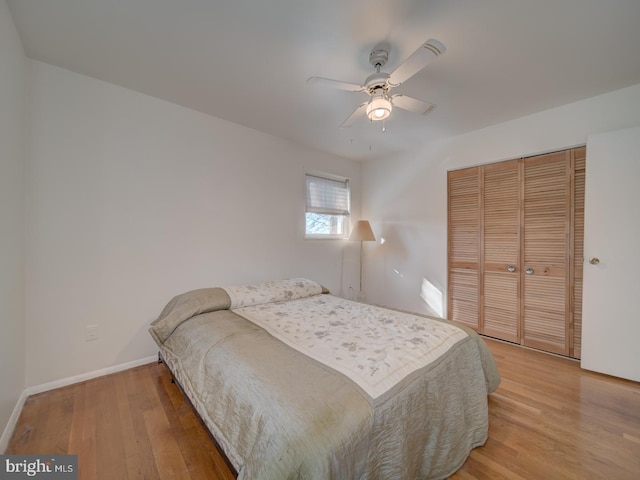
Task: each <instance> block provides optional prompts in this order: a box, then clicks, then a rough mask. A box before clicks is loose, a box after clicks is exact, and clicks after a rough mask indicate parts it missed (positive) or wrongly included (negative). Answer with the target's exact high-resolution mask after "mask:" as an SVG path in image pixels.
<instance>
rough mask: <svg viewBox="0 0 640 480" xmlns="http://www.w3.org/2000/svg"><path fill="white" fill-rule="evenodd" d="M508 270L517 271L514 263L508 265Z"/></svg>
mask: <svg viewBox="0 0 640 480" xmlns="http://www.w3.org/2000/svg"><path fill="white" fill-rule="evenodd" d="M507 271H508V272H511V273H513V272H515V271H516V267H515V266H513V265H507Z"/></svg>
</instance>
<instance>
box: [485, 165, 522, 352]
mask: <svg viewBox="0 0 640 480" xmlns="http://www.w3.org/2000/svg"><path fill="white" fill-rule="evenodd" d="M482 176H483V189H482V197H483V204H484V208H483V218H482V224H483V237H482V239H483V241H482V253H483V258H482V260H483V263H482V266H483V269H482V278H483V282H482V285H481V287H480V288H481V290H480V291H481V294H482V297H481V298H482V301H481V305H482V307H481V312H482V315H481V319H480V323H481V331H482V333H484V334H485V335H489V336H492V337H497V338H501V339H503V340H509V341H513V342H519V341H520V332H519V318H520V312H519V305H520V302H519V298H520V291H519V289H520V287H519V285H520V267H519V265H520V255H519V252H520V162H519V161H518V160H512V161H508V162H500V163H495V164H491V165H485V166H484V167H483V175H482Z"/></svg>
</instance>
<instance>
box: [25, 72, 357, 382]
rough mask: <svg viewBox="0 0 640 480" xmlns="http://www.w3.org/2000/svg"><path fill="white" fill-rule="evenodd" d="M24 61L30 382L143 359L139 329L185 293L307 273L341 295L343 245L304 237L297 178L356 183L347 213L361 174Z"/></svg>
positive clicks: (147, 350)
mask: <svg viewBox="0 0 640 480" xmlns="http://www.w3.org/2000/svg"><path fill="white" fill-rule="evenodd" d="M28 65H29V74H30V79H31V82H32V84H31V87H30V91H29V95H30V106H29V117H30V125H29V141H28V145H29V152H28V162H27V187H26V193H27V204H26V218H27V220H26V232H27V244H26V245H27V247H26V248H27V251H26V258H27V264H26V295H27V306H26V333H27V341H26V351H27V364H26V383H27V385H28V386H32V385H38V384H42V383H45V382H50V381H53V380H57V379H61V378H66V377H69V376H73V375H77V374H80V373H82V372H87V371H92V370H96V369H100V368H103V367H107V366H110V365H117V364H121V363H125V362H129V361H133V360H136V359H140V358H143V357H145V356H148V355H153V354H154V352H155V351H156V350H157V349H156V347H155V345H154V343H153V342H152V340H151V337H150V336H149V334H148V332H147V328H148V324H149V322H150V321H151V320H153V319H154V318H155V317H156V316H157V315H158V313H159V312H160V310H161V309H162V307H163V306H164V305H165V304H166V302H168V301H169V300H170V298H171V297H172V296H174V295H176V294H178V293H182V292H184V291H187V290H190V289H193V288H200V287H207V286H217V285H228V284H238V283H248V282H255V281H264V280H268V279H274V278H286V277H293V276H306V277H309V278H312V279H315V280H317V281H318V282H321V283H322V284H324V285H326V286H327V287H328V288H330V289H331V290H332V291H333V292H336V293H341V289H342V278H343V253H344V250H345V248H346V247H347V243H346V242H345V241H305V240H304V239H303V236H304V195H305V181H304V174H305V171H306V170H315V171H326V172H329V173H333V174H336V175H341V176H345V177H349V178H351V179H352V188H353V199H354V214H355V215H356V216H357V214H358V213H359V198H360V165H359V164H357V163H355V162H351V161H348V160H345V159H342V158H338V157H334V156H330V155H326V154H322V153H318V152H314V151H311V150H308V149H306V148H302V147H299V146H296V145H293V144H291V143H289V142H287V141H284V140H282V139H278V138H276V137H273V136H269V135H266V134H263V133H260V132H257V131H255V130H251V129H248V128H245V127H241V126H239V125H236V124H232V123H229V122H226V121H223V120H220V119H217V118H213V117H210V116H207V115H204V114H201V113H198V112H195V111H192V110H189V109H186V108H182V107H179V106H177V105H174V104H171V103H168V102H164V101H160V100H157V99H155V98H151V97H148V96H145V95H142V94H139V93H136V92H133V91H130V90H126V89H123V88H120V87H117V86H115V85H112V84H108V83H104V82H101V81H97V80H95V79H92V78H88V77H85V76H82V75H78V74H75V73H72V72H69V71H67V70H64V69H60V68H57V67H53V66H50V65H47V64H44V63H41V62H37V61H29V64H28ZM347 250H349V249H347ZM347 257H349V255H347ZM347 263H349V262H347ZM351 263H353V262H351ZM354 268H357V267H354ZM351 269H352V268H351ZM347 270H348V271H350V267H349V266H347ZM348 275H351V276H352V275H353V274H352V273H349V274H348ZM93 324H97V325H98V334H99V340H97V341H91V342H86V341H84V335H85V327H86V326H87V325H93Z"/></svg>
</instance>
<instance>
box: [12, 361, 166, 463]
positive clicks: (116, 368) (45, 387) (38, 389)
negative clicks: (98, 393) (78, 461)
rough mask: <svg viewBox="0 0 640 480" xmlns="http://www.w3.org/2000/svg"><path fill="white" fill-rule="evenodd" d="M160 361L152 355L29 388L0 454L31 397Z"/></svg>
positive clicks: (15, 410)
mask: <svg viewBox="0 0 640 480" xmlns="http://www.w3.org/2000/svg"><path fill="white" fill-rule="evenodd" d="M156 361H158V357H157V356H155V355H152V356H150V357H145V358H141V359H139V360H134V361H132V362H126V363H121V364H119V365H113V366H111V367H107V368H101V369H100V370H94V371H92V372H86V373H81V374H80V375H74V376H72V377H67V378H62V379H60V380H54V381H53V382H48V383H43V384H41V385H34V386H32V387H27V388H25V389H24V390H23V391H22V394H20V398H19V399H18V402H17V403H16V406H15V407H14V409H13V412H12V413H11V416H10V417H9V422H8V423H7V426H6V427H5V429H4V432H2V436H1V437H0V454H3V453H4V452H5V451H6V450H7V447H8V446H9V440H11V435H13V431H14V430H15V428H16V424H17V423H18V418H19V417H20V413H21V412H22V407H24V402H25V401H26V400H27V398H28V397H29V396H30V395H35V394H36V393H42V392H46V391H49V390H53V389H56V388H61V387H66V386H67V385H73V384H74V383H79V382H84V381H85V380H91V379H92V378H98V377H102V376H104V375H109V374H111V373H116V372H121V371H123V370H128V369H130V368H134V367H139V366H140V365H146V364H147V363H151V362H156Z"/></svg>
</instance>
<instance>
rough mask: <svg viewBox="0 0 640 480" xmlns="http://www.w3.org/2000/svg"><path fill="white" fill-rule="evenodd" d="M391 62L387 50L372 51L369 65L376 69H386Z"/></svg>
mask: <svg viewBox="0 0 640 480" xmlns="http://www.w3.org/2000/svg"><path fill="white" fill-rule="evenodd" d="M387 60H389V52H387V51H386V50H372V51H371V53H370V54H369V63H370V64H371V65H372V66H374V67H384V64H385V63H387Z"/></svg>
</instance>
